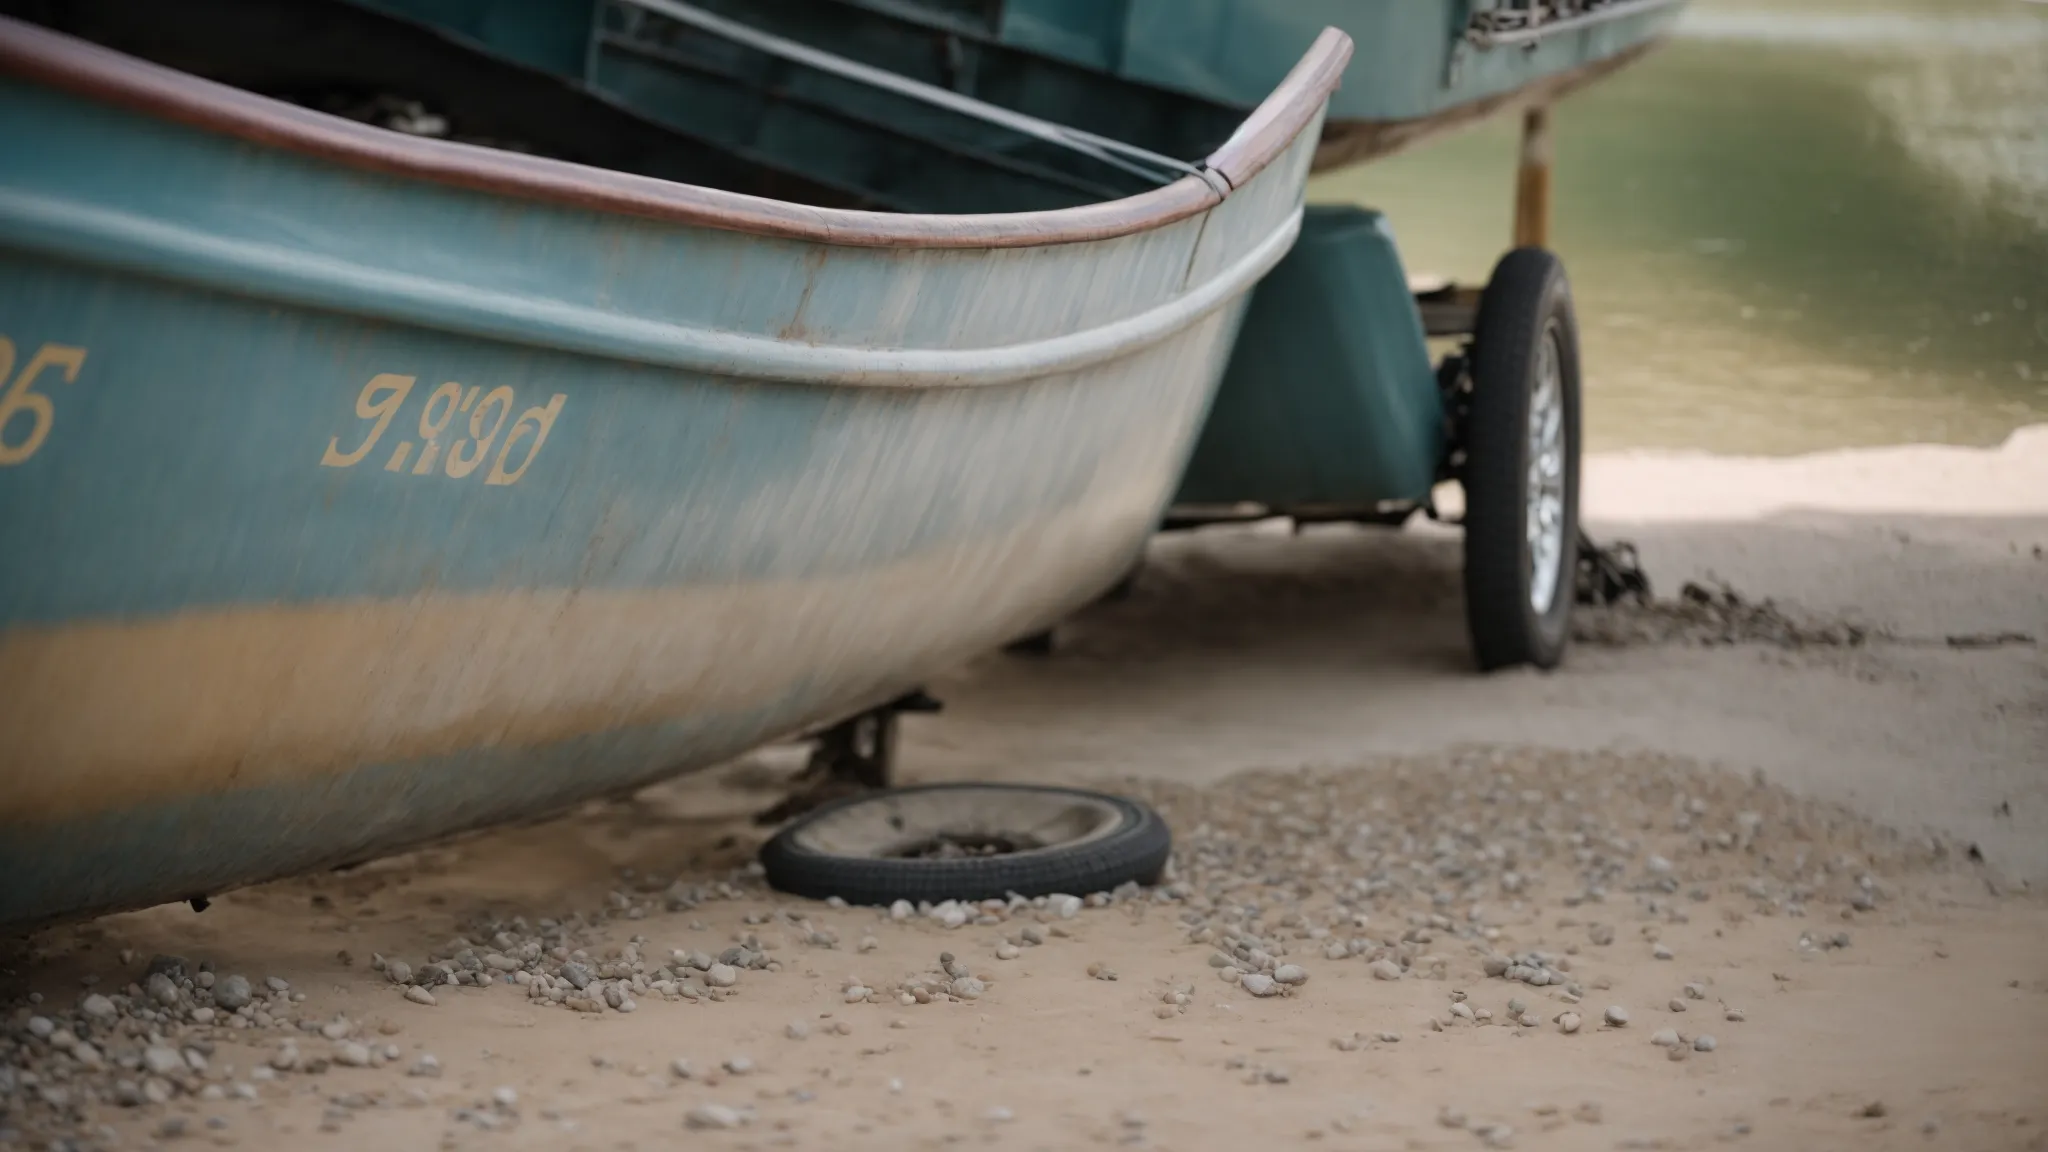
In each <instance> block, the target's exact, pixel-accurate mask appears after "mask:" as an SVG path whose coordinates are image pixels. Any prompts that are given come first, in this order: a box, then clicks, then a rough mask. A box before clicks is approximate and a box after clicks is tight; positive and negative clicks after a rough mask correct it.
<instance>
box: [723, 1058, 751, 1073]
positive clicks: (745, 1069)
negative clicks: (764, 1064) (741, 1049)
mask: <svg viewBox="0 0 2048 1152" xmlns="http://www.w3.org/2000/svg"><path fill="white" fill-rule="evenodd" d="M725 1070H726V1071H727V1072H730V1073H732V1074H733V1075H735V1076H745V1075H746V1074H747V1073H749V1072H752V1071H753V1070H754V1061H753V1058H752V1057H749V1056H732V1057H728V1058H727V1059H726V1062H725Z"/></svg>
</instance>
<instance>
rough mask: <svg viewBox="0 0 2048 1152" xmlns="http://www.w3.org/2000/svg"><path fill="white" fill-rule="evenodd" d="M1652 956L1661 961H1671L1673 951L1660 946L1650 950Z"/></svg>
mask: <svg viewBox="0 0 2048 1152" xmlns="http://www.w3.org/2000/svg"><path fill="white" fill-rule="evenodd" d="M1650 955H1651V956H1654V957H1656V958H1657V959H1659V960H1669V959H1671V949H1670V948H1668V947H1666V946H1664V945H1662V944H1659V945H1657V946H1656V947H1655V948H1652V949H1650Z"/></svg>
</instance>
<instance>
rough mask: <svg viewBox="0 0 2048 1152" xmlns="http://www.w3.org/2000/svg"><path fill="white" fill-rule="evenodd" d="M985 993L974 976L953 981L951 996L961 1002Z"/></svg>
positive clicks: (986, 987)
mask: <svg viewBox="0 0 2048 1152" xmlns="http://www.w3.org/2000/svg"><path fill="white" fill-rule="evenodd" d="M1104 979H1109V980H1114V979H1116V974H1115V973H1111V974H1110V975H1109V976H1107V977H1104ZM986 991H988V985H987V984H984V983H983V982H982V981H981V979H980V978H979V977H976V976H967V977H963V978H961V979H959V980H955V981H953V995H955V996H958V997H959V998H960V999H962V1000H979V999H981V994H982V993H984V992H986Z"/></svg>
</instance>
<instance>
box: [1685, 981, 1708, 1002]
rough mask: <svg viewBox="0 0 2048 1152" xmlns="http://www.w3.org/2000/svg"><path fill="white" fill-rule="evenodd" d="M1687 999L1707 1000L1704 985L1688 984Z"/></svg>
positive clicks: (1686, 989)
mask: <svg viewBox="0 0 2048 1152" xmlns="http://www.w3.org/2000/svg"><path fill="white" fill-rule="evenodd" d="M1685 998H1686V999H1687V1000H1705V999H1706V998H1707V989H1706V986H1705V985H1704V984H1687V985H1686V986H1685Z"/></svg>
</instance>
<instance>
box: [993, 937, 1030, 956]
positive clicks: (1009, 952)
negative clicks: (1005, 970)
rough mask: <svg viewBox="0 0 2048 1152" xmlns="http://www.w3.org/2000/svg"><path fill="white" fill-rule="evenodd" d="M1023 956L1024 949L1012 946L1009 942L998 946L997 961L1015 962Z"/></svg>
mask: <svg viewBox="0 0 2048 1152" xmlns="http://www.w3.org/2000/svg"><path fill="white" fill-rule="evenodd" d="M1023 954H1024V952H1023V950H1022V949H1020V948H1018V947H1017V946H1016V945H1015V944H1012V943H1010V942H1009V941H1007V940H1005V941H1003V942H1002V943H1001V944H998V945H996V959H998V960H1015V959H1016V958H1017V957H1019V956H1022V955H1023Z"/></svg>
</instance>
